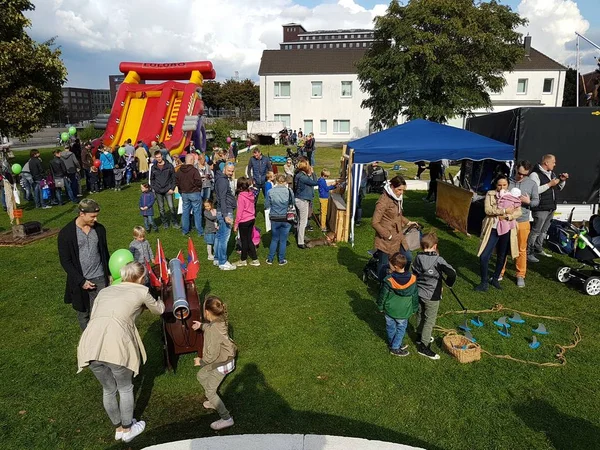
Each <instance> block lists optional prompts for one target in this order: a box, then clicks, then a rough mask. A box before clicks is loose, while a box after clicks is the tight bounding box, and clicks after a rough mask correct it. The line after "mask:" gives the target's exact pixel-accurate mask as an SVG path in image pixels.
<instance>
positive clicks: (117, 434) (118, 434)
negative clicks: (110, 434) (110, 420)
mask: <svg viewBox="0 0 600 450" xmlns="http://www.w3.org/2000/svg"><path fill="white" fill-rule="evenodd" d="M136 422H137V420H135V419H133V420H132V421H131V424H132V425H133V424H134V423H136ZM122 438H123V432H122V431H115V441H120V440H121V439H122Z"/></svg>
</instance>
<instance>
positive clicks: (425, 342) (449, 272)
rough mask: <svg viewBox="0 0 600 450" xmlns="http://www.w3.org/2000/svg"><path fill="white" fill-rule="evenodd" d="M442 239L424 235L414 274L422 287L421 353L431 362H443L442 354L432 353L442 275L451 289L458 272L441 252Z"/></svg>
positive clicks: (418, 330)
mask: <svg viewBox="0 0 600 450" xmlns="http://www.w3.org/2000/svg"><path fill="white" fill-rule="evenodd" d="M437 245H438V237H437V235H436V234H435V233H427V234H424V235H423V237H422V238H421V249H422V250H423V252H421V253H419V254H418V255H417V256H416V257H415V261H414V263H413V272H414V274H415V275H416V276H417V287H418V288H419V311H418V313H417V334H418V335H419V336H420V338H419V340H418V341H417V352H418V353H419V355H423V356H426V357H428V358H430V359H440V355H438V354H436V353H435V352H434V351H432V350H431V343H432V342H433V337H432V336H431V332H432V331H433V327H434V326H435V320H436V318H437V312H438V308H439V306H440V300H441V299H442V281H443V278H442V275H446V280H445V281H446V284H447V285H448V286H449V287H452V286H453V285H454V282H455V281H456V271H455V270H454V269H453V268H452V266H451V265H450V264H448V263H447V262H446V260H445V259H444V258H442V257H441V256H440V255H439V254H438V252H437Z"/></svg>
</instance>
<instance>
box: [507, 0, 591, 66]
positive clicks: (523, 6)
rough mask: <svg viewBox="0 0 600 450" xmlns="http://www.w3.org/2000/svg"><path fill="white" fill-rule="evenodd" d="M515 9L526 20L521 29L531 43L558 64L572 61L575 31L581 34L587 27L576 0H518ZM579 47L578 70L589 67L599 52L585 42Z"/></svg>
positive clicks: (571, 62) (573, 58) (572, 62)
mask: <svg viewBox="0 0 600 450" xmlns="http://www.w3.org/2000/svg"><path fill="white" fill-rule="evenodd" d="M518 12H519V14H520V15H521V16H522V17H525V18H527V19H528V20H529V24H528V25H527V27H525V28H524V29H523V30H521V31H522V32H524V33H525V34H527V33H529V34H530V35H531V36H532V46H533V47H535V48H536V49H538V50H539V51H541V52H542V53H545V54H546V55H548V56H550V57H551V58H553V59H555V60H556V61H558V62H560V63H562V64H569V65H574V64H575V61H576V56H575V51H574V45H573V42H574V41H575V38H576V36H575V32H578V33H580V34H585V33H587V32H588V31H589V30H590V23H589V22H588V21H587V20H586V19H585V18H584V17H583V15H582V14H581V11H580V10H579V7H578V5H577V2H575V1H572V0H522V1H521V3H520V4H519V6H518ZM581 49H582V54H581V63H582V71H586V70H591V69H592V68H593V66H594V65H595V63H594V59H593V56H596V55H598V54H599V52H598V51H597V50H595V49H592V48H591V47H590V46H587V44H586V45H585V46H584V45H582V47H581Z"/></svg>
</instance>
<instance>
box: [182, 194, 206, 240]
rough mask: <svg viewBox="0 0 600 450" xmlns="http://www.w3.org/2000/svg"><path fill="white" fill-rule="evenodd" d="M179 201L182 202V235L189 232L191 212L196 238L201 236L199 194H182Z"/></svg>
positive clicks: (200, 196) (202, 232)
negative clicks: (191, 213)
mask: <svg viewBox="0 0 600 450" xmlns="http://www.w3.org/2000/svg"><path fill="white" fill-rule="evenodd" d="M181 201H182V202H183V206H182V212H181V231H183V234H188V233H189V232H190V212H193V213H194V225H195V226H196V232H197V233H198V236H202V235H203V234H204V228H202V194H201V193H200V192H188V193H183V194H181Z"/></svg>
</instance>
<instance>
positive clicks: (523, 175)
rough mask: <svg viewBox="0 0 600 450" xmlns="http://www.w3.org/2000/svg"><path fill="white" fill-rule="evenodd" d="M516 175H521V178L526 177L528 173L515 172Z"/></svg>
mask: <svg viewBox="0 0 600 450" xmlns="http://www.w3.org/2000/svg"><path fill="white" fill-rule="evenodd" d="M517 175H521V176H522V177H526V176H527V175H529V172H528V173H523V172H517Z"/></svg>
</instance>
